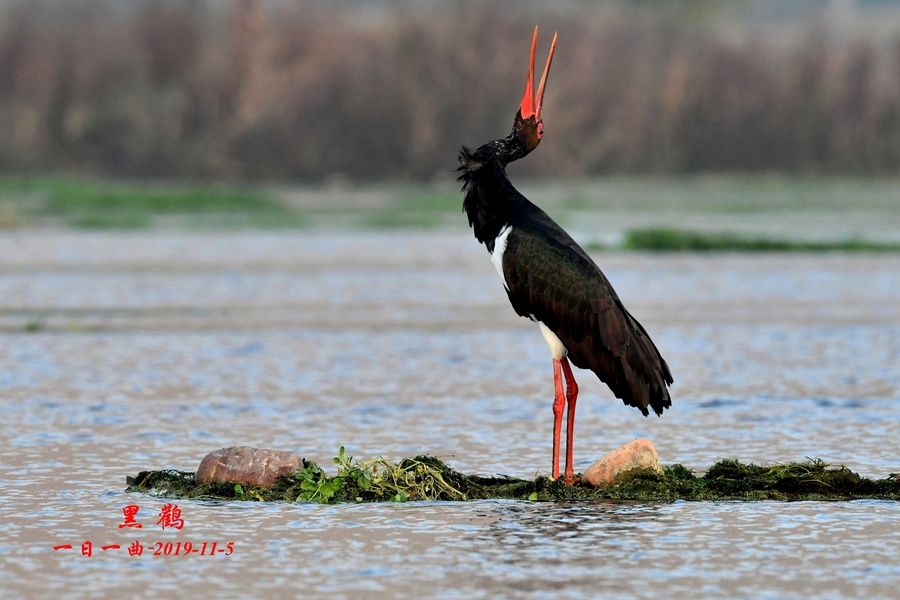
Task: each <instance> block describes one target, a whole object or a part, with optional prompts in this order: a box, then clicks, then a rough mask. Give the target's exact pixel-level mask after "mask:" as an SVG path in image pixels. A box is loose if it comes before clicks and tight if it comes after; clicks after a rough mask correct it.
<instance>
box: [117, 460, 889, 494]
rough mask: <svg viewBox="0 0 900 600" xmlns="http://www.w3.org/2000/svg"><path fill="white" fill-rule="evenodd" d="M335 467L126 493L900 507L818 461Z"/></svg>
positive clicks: (882, 489)
mask: <svg viewBox="0 0 900 600" xmlns="http://www.w3.org/2000/svg"><path fill="white" fill-rule="evenodd" d="M334 462H335V463H336V464H337V466H338V472H337V474H336V475H328V474H327V473H325V472H324V471H323V470H322V469H321V468H320V467H319V466H318V465H317V464H315V463H313V462H309V461H306V460H304V461H303V466H304V468H303V469H302V470H301V471H299V472H298V473H296V474H295V475H294V476H284V477H281V478H280V479H278V480H277V481H276V482H275V484H274V485H273V486H272V487H270V488H263V487H255V486H241V485H235V484H232V483H212V484H207V485H197V484H196V482H195V481H194V474H193V473H188V472H183V471H171V470H167V471H141V472H140V473H139V474H138V475H137V477H135V478H133V479H131V478H129V483H130V485H129V487H128V489H127V490H126V491H128V492H142V493H150V494H153V495H156V496H158V497H162V498H187V499H195V500H252V501H261V502H272V501H283V502H321V503H331V502H405V501H408V500H452V501H461V500H484V499H511V500H531V501H560V500H642V501H672V500H857V499H863V498H870V499H882V500H900V475H898V474H895V473H892V474H891V475H890V476H888V477H887V478H885V479H879V480H872V479H867V478H865V477H860V476H859V475H858V474H856V473H854V472H853V471H851V470H850V469H847V468H846V467H844V466H840V467H830V466H829V465H828V464H826V463H824V462H822V461H821V460H818V459H813V460H809V461H807V462H802V463H789V464H785V465H775V466H770V467H762V466H759V465H755V464H744V463H740V462H738V461H734V460H723V461H721V462H718V463H716V464H714V465H713V466H712V467H710V468H709V470H708V471H707V472H706V474H705V475H703V476H702V477H696V476H695V475H694V474H693V473H692V472H691V471H689V470H688V469H686V468H684V467H683V466H681V465H671V466H668V467H665V468H664V470H663V471H664V472H663V474H662V475H659V474H657V473H653V472H651V471H639V472H631V473H627V474H625V475H624V476H623V477H620V478H619V479H618V480H617V481H616V482H615V483H613V484H610V485H607V486H604V487H600V488H592V487H588V486H586V485H585V486H582V485H578V484H576V485H565V484H564V483H563V482H562V481H561V480H553V479H550V478H548V477H538V478H537V479H535V480H534V481H528V480H524V479H515V478H512V477H502V476H501V477H482V476H478V475H465V474H463V473H460V472H458V471H455V470H453V469H452V468H450V467H449V466H447V465H446V464H445V463H443V462H442V461H441V460H439V459H437V458H434V457H431V456H417V457H415V458H405V459H403V460H401V461H400V462H398V463H392V462H389V461H387V460H385V459H383V458H377V459H375V460H370V461H365V462H362V461H356V460H354V459H353V458H352V457H348V456H347V455H346V453H345V451H344V448H343V447H342V448H341V449H340V453H339V455H338V456H337V457H335V459H334Z"/></svg>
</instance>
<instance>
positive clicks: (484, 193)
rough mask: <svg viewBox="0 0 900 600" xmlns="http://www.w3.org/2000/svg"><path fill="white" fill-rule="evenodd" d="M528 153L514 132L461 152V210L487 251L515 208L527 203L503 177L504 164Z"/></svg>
mask: <svg viewBox="0 0 900 600" xmlns="http://www.w3.org/2000/svg"><path fill="white" fill-rule="evenodd" d="M530 151H531V150H530V149H529V148H528V147H527V146H526V144H525V143H523V141H522V139H521V137H520V136H519V135H518V134H517V133H516V131H515V129H514V130H513V132H512V133H510V134H509V135H508V136H507V137H505V138H503V139H502V140H494V141H492V142H488V143H487V144H484V145H483V146H481V147H479V148H478V149H477V150H475V151H474V152H472V151H470V150H469V149H468V148H466V147H463V148H462V149H461V150H460V153H459V161H460V164H461V166H460V168H459V169H458V170H459V171H461V172H462V174H461V175H460V176H459V180H460V181H462V182H463V191H464V192H465V193H466V197H465V200H463V210H465V211H466V215H467V216H468V218H469V226H470V227H472V229H473V230H474V233H475V238H476V239H477V240H478V241H479V242H481V243H483V244H485V246H487V249H488V251H489V252H493V250H494V248H493V246H494V239H495V238H496V237H497V235H499V233H500V230H501V229H503V227H504V226H505V225H508V224H509V223H510V221H511V219H512V216H513V214H514V213H515V211H516V209H517V207H519V206H520V205H521V204H522V203H523V202H524V203H526V204H527V203H528V201H527V200H525V198H524V197H523V196H522V195H521V194H520V193H519V192H518V191H517V190H516V189H515V188H514V187H513V185H512V183H511V182H510V181H509V178H508V177H507V176H506V165H508V164H509V163H511V162H512V161H514V160H518V159H520V158H522V157H523V156H525V155H527V154H528V153H529V152H530Z"/></svg>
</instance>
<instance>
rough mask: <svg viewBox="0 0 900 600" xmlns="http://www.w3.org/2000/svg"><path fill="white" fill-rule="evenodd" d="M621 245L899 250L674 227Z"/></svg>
mask: <svg viewBox="0 0 900 600" xmlns="http://www.w3.org/2000/svg"><path fill="white" fill-rule="evenodd" d="M622 247H623V249H625V250H657V251H734V250H737V251H742V252H830V251H839V252H900V244H884V243H877V242H866V241H862V240H845V241H839V242H804V241H792V240H778V239H763V238H745V237H740V236H735V235H731V234H726V233H716V234H707V233H698V232H690V231H679V230H677V229H634V230H631V231H629V232H628V233H627V234H626V235H625V242H624V243H623V244H622ZM591 249H594V248H591Z"/></svg>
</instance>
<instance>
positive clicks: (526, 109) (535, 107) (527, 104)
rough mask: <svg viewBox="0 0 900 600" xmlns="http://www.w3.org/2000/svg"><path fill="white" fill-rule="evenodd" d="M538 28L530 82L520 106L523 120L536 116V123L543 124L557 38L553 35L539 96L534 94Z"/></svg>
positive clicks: (535, 36) (539, 87)
mask: <svg viewBox="0 0 900 600" xmlns="http://www.w3.org/2000/svg"><path fill="white" fill-rule="evenodd" d="M537 36H538V28H537V27H535V28H534V39H533V40H532V41H531V66H530V67H529V69H528V80H527V81H526V82H525V97H524V98H522V104H521V105H520V106H519V112H520V113H521V114H522V118H523V119H527V118H528V117H530V116H532V115H534V120H535V122H536V123H540V122H541V107H542V106H543V105H544V86H545V85H546V84H547V74H548V73H549V72H550V63H551V62H553V51H554V50H556V36H557V34H556V33H554V34H553V43H552V44H550V56H548V57H547V66H546V67H544V74H543V75H541V85H540V86H538V91H537V96H535V94H534V53H535V51H536V50H537Z"/></svg>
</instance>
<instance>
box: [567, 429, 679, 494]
mask: <svg viewBox="0 0 900 600" xmlns="http://www.w3.org/2000/svg"><path fill="white" fill-rule="evenodd" d="M634 469H651V470H653V471H656V472H657V473H659V474H660V475H662V472H663V470H662V466H661V465H660V464H659V455H658V454H657V453H656V448H654V447H653V442H651V441H650V440H648V439H647V438H637V439H635V440H631V441H630V442H628V443H627V444H625V445H624V446H622V447H621V448H618V449H616V450H613V451H612V452H610V453H609V454H607V455H606V456H604V457H603V458H601V459H600V460H598V461H597V462H595V463H594V464H592V465H591V466H590V467H589V468H588V470H587V471H585V472H584V475H582V477H581V480H582V481H583V482H585V483H587V484H589V485H592V486H594V487H598V486H601V485H605V484H607V483H612V482H613V481H615V479H616V477H618V476H619V475H621V474H622V473H627V472H628V471H633V470H634Z"/></svg>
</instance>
